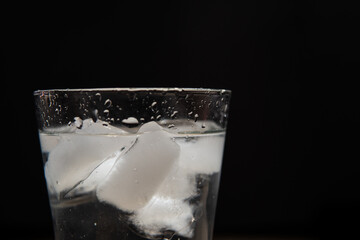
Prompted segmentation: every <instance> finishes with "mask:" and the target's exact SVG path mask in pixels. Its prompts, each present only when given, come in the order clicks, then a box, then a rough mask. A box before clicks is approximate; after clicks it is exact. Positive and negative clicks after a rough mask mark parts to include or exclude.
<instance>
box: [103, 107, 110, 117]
mask: <svg viewBox="0 0 360 240" xmlns="http://www.w3.org/2000/svg"><path fill="white" fill-rule="evenodd" d="M109 113H110V111H109V109H105V110H104V115H105V117H107V116H109Z"/></svg>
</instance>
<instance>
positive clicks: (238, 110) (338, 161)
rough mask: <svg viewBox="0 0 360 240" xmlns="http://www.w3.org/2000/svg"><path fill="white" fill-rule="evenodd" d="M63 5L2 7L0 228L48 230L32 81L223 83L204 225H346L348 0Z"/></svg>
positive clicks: (354, 64)
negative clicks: (213, 201)
mask: <svg viewBox="0 0 360 240" xmlns="http://www.w3.org/2000/svg"><path fill="white" fill-rule="evenodd" d="M74 2H75V1H74ZM74 2H65V1H53V2H43V3H34V2H33V1H29V2H28V3H15V2H14V3H6V4H5V5H4V3H2V7H1V11H2V16H3V20H2V26H1V30H0V31H1V35H2V37H1V38H2V40H1V48H2V54H3V58H2V63H1V66H2V69H3V71H2V81H1V86H2V87H1V93H0V95H1V112H2V115H1V126H2V128H3V130H2V136H3V139H4V141H3V142H2V143H1V146H2V147H1V149H2V158H1V161H2V164H1V165H2V166H1V172H2V173H1V183H2V184H1V186H2V187H1V227H4V228H5V230H6V231H8V232H12V233H15V235H19V236H26V237H27V239H29V238H31V237H35V236H49V235H50V236H51V233H52V230H51V217H50V210H49V205H48V201H47V195H46V194H47V193H46V188H45V182H44V176H43V170H42V163H41V154H40V148H39V143H38V138H37V129H36V122H35V116H34V105H33V98H32V91H33V90H36V89H47V88H84V87H174V86H175V87H206V88H227V89H231V90H232V91H233V97H232V101H231V107H230V122H229V125H228V134H227V139H226V140H227V142H226V149H225V155H224V163H223V175H222V182H221V189H220V195H219V201H218V208H217V218H216V227H215V231H216V233H239V234H252V233H255V234H290V235H313V236H318V237H329V236H347V235H350V234H351V233H355V230H356V229H358V226H359V214H360V208H359V198H360V196H359V179H360V177H359V168H358V166H359V164H358V163H357V162H358V161H359V159H360V158H359V133H360V131H359V102H360V101H359V100H360V99H359V98H360V97H359V88H357V87H356V82H357V81H359V79H360V78H359V61H358V58H359V38H358V37H357V32H358V30H359V25H358V24H357V23H356V21H357V20H359V19H358V18H359V12H358V10H357V8H355V5H354V4H351V3H349V2H348V3H347V2H346V1H345V2H344V1H306V0H304V1H265V0H263V1H254V0H251V1H250V0H246V1H216V2H213V1H196V0H181V1H180V0H177V1H170V0H167V1H158V0H156V1H155V0H153V1H145V3H143V2H141V3H140V2H139V1H119V2H116V3H111V4H108V3H103V2H98V3H96V4H92V3H89V2H88V1H86V2H82V3H80V2H77V3H74ZM353 2H354V3H355V2H356V1H353Z"/></svg>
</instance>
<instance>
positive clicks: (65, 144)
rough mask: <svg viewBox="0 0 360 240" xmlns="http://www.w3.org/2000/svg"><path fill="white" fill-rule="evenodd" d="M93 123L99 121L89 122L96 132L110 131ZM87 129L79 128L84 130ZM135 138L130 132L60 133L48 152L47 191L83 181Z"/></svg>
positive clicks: (61, 188)
mask: <svg viewBox="0 0 360 240" xmlns="http://www.w3.org/2000/svg"><path fill="white" fill-rule="evenodd" d="M84 122H85V121H84ZM85 124H86V123H85ZM96 125H99V123H93V124H92V126H93V127H94V129H96V133H99V132H101V133H105V132H106V131H109V129H106V130H105V129H102V130H101V125H100V126H96ZM83 127H84V125H83ZM89 128H90V129H91V127H89ZM89 128H84V129H81V130H79V131H83V132H82V133H84V132H85V131H86V129H89ZM94 129H93V130H94ZM93 130H91V131H92V133H94V132H93ZM94 131H95V130H94ZM118 131H121V132H122V130H118ZM78 133H79V132H78ZM134 139H135V137H134V136H129V135H122V136H119V135H96V134H62V135H60V136H59V142H58V144H57V145H56V147H54V148H53V149H52V150H51V151H50V153H49V157H48V161H47V162H46V164H45V176H46V180H47V184H48V186H49V190H50V192H55V193H57V194H59V193H60V192H62V191H65V190H70V189H71V188H73V187H74V186H75V185H77V184H78V183H79V182H81V181H83V180H85V179H86V178H87V177H88V176H89V175H90V173H91V172H92V171H93V170H94V169H95V168H97V167H98V166H99V165H100V164H101V163H102V162H103V161H104V160H105V159H107V158H108V157H110V156H111V155H112V154H114V153H115V152H116V151H119V150H121V149H126V148H127V147H129V146H130V145H131V141H133V140H134Z"/></svg>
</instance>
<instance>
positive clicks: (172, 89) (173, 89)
mask: <svg viewBox="0 0 360 240" xmlns="http://www.w3.org/2000/svg"><path fill="white" fill-rule="evenodd" d="M96 91H102V92H112V91H121V92H141V91H154V92H193V93H219V94H231V90H229V89H216V88H177V87H169V88H165V87H164V88H162V87H133V88H73V89H71V88H63V89H61V88H59V89H43V90H40V89H39V90H35V91H33V95H34V96H39V95H41V94H46V93H49V92H54V93H55V92H96Z"/></svg>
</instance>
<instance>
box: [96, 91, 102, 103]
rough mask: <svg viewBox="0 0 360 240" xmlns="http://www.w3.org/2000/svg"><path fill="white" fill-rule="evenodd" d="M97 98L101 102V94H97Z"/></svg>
mask: <svg viewBox="0 0 360 240" xmlns="http://www.w3.org/2000/svg"><path fill="white" fill-rule="evenodd" d="M95 96H96V97H97V99H98V100H99V101H101V93H96V94H95Z"/></svg>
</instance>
